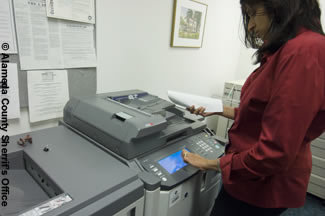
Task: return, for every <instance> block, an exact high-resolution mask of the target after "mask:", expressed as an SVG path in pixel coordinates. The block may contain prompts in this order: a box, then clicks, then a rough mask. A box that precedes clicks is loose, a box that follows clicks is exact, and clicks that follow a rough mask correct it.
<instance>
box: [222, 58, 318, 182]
mask: <svg viewBox="0 0 325 216" xmlns="http://www.w3.org/2000/svg"><path fill="white" fill-rule="evenodd" d="M274 68H275V71H274V72H273V74H274V77H273V78H274V80H273V84H272V91H271V95H270V97H269V101H268V104H267V106H266V107H265V110H264V114H263V117H262V122H261V126H262V130H261V133H260V136H259V139H258V141H257V142H256V143H254V144H253V145H252V148H250V149H248V150H246V151H244V152H240V153H231V154H227V155H225V156H224V157H222V158H221V159H220V168H221V172H222V176H223V181H224V183H225V184H232V183H235V182H243V181H252V180H258V179H261V178H263V177H265V176H269V175H273V174H275V173H279V172H285V171H286V170H287V169H288V168H289V167H290V166H291V165H292V163H293V162H294V160H295V157H296V155H297V153H298V151H299V148H300V145H301V144H302V143H303V139H304V137H305V134H306V132H307V130H308V128H309V125H311V122H312V121H313V119H314V118H315V116H316V114H317V112H318V111H319V110H320V107H321V105H322V103H323V100H324V91H323V89H324V70H323V69H321V67H320V66H319V63H318V61H317V59H316V58H315V57H313V56H306V55H304V56H302V55H298V54H296V55H291V56H286V57H284V58H282V60H281V61H280V62H279V63H278V64H277V66H276V67H274Z"/></svg>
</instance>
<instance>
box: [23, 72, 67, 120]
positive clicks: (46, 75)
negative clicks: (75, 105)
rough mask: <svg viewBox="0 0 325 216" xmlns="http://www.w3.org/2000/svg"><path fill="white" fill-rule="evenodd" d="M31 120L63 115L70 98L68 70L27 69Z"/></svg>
mask: <svg viewBox="0 0 325 216" xmlns="http://www.w3.org/2000/svg"><path fill="white" fill-rule="evenodd" d="M27 85H28V106H29V121H30V122H32V123H33V122H38V121H43V120H48V119H53V118H61V117H63V108H64V105H65V104H66V102H67V101H68V100H69V87H68V72H67V71H66V70H42V71H41V70H40V71H27Z"/></svg>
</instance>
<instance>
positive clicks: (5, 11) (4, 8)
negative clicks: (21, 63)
mask: <svg viewBox="0 0 325 216" xmlns="http://www.w3.org/2000/svg"><path fill="white" fill-rule="evenodd" d="M0 46H1V48H0V52H2V53H9V54H12V53H17V45H16V32H15V24H14V17H13V9H12V1H11V0H0Z"/></svg>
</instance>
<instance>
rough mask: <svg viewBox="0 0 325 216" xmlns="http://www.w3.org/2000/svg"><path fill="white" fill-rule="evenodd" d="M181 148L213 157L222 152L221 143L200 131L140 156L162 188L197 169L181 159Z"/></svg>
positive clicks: (166, 188)
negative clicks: (158, 179)
mask: <svg viewBox="0 0 325 216" xmlns="http://www.w3.org/2000/svg"><path fill="white" fill-rule="evenodd" d="M183 149H185V150H187V151H189V152H193V153H197V154H199V155H201V156H202V157H205V158H210V159H215V158H218V157H220V156H221V155H222V154H223V150H224V147H223V143H221V142H219V141H217V140H215V139H214V138H213V137H211V136H209V135H208V134H206V133H205V132H201V133H199V134H196V135H193V136H191V137H189V138H186V139H183V140H181V141H177V142H176V143H174V144H172V145H170V146H168V147H166V148H164V149H161V150H159V151H156V152H154V153H152V154H149V155H147V156H145V157H143V158H140V159H139V161H140V163H141V165H142V166H143V167H144V169H145V170H146V171H148V172H150V173H152V174H154V175H155V176H157V177H158V178H160V179H161V188H162V190H170V189H171V188H173V187H175V186H176V185H178V184H180V183H182V182H184V181H186V180H187V179H188V178H190V177H191V176H193V175H194V174H196V173H197V172H198V171H199V170H198V169H197V168H194V167H192V166H189V165H188V164H187V163H185V162H184V161H183V158H182V155H181V153H182V150H183Z"/></svg>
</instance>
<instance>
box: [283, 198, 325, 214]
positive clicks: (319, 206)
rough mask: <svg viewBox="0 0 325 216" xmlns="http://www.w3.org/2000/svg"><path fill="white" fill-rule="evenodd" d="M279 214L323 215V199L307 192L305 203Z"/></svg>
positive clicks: (324, 204) (324, 212)
mask: <svg viewBox="0 0 325 216" xmlns="http://www.w3.org/2000/svg"><path fill="white" fill-rule="evenodd" d="M281 216H325V203H324V200H322V199H320V198H318V197H316V196H314V195H311V194H307V197H306V203H305V205H304V206H303V207H301V208H296V209H288V210H287V211H285V212H284V213H282V214H281Z"/></svg>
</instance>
